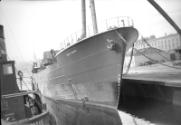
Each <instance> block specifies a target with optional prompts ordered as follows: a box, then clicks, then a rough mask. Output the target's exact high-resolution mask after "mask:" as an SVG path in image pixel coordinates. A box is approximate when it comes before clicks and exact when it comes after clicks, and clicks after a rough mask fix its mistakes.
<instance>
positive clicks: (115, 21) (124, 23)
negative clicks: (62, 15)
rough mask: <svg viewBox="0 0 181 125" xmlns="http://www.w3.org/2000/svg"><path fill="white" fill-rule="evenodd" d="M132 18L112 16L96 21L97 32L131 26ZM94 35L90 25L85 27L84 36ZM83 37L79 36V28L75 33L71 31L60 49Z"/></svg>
mask: <svg viewBox="0 0 181 125" xmlns="http://www.w3.org/2000/svg"><path fill="white" fill-rule="evenodd" d="M133 25H134V24H133V20H132V19H131V18H130V17H114V18H109V19H107V20H104V21H101V22H98V33H101V32H105V31H108V30H111V29H114V28H119V27H130V26H133ZM93 35H95V34H94V33H93V27H92V25H90V26H87V27H86V38H87V37H91V36H93ZM82 39H84V38H81V30H80V31H78V32H75V33H72V34H71V35H70V36H69V37H67V38H66V39H65V40H64V41H63V42H62V43H61V50H64V49H66V48H68V47H70V46H72V45H74V44H75V43H77V42H79V41H80V40H82Z"/></svg>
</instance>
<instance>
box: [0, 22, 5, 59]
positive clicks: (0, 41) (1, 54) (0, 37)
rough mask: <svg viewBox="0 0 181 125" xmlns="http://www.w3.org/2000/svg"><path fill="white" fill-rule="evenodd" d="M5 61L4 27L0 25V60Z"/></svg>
mask: <svg viewBox="0 0 181 125" xmlns="http://www.w3.org/2000/svg"><path fill="white" fill-rule="evenodd" d="M3 61H7V54H6V45H5V41H4V28H3V25H0V62H3Z"/></svg>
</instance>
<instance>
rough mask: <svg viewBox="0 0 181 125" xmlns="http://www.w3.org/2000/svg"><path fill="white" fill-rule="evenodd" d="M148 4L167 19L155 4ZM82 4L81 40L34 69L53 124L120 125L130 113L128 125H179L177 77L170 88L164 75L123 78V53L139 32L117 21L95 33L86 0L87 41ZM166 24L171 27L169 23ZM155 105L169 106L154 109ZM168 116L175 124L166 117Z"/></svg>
mask: <svg viewBox="0 0 181 125" xmlns="http://www.w3.org/2000/svg"><path fill="white" fill-rule="evenodd" d="M148 1H149V2H150V3H151V4H152V5H153V6H154V7H155V8H156V9H157V10H159V11H160V10H161V11H160V13H161V14H162V15H163V16H164V17H165V18H166V19H167V17H168V16H167V15H166V16H165V13H164V12H163V10H162V9H160V7H159V6H158V5H157V4H156V2H154V1H153V0H148ZM81 4H82V29H83V30H82V35H81V36H80V37H76V40H75V42H70V43H68V44H66V45H67V46H65V47H64V48H63V49H61V50H60V51H58V52H57V51H55V50H50V51H49V52H46V53H44V59H43V60H42V62H41V64H40V65H38V64H37V63H34V64H33V69H32V72H33V73H34V77H35V79H36V80H37V83H38V87H39V89H40V91H41V93H42V95H43V96H42V98H43V100H44V101H45V102H46V104H47V108H48V110H49V111H50V112H51V114H52V115H53V117H54V118H55V120H56V123H57V124H60V125H100V124H101V125H121V124H124V123H123V117H122V116H123V115H124V113H126V114H127V113H128V114H130V117H131V120H130V119H129V120H130V121H132V124H139V123H137V120H136V119H137V118H138V119H139V118H142V119H143V121H144V122H140V124H149V123H150V121H151V123H152V122H153V123H159V124H162V123H166V124H167V123H168V124H179V123H181V122H180V119H179V116H180V114H181V112H180V109H181V108H180V106H181V103H180V97H181V94H180V77H179V74H177V75H176V77H173V79H174V78H177V79H178V81H177V82H174V83H175V84H170V83H169V82H170V79H169V81H168V79H165V78H164V77H165V76H166V75H165V74H163V75H162V76H160V78H158V77H159V76H158V75H156V76H155V77H157V79H156V78H154V77H153V78H150V76H154V75H153V74H150V76H149V75H145V74H136V75H124V74H123V65H124V60H125V54H126V52H127V51H128V50H129V48H130V47H133V46H134V42H136V41H137V39H138V30H137V29H136V28H134V26H133V25H132V24H133V23H126V22H127V21H126V20H123V19H119V20H118V21H116V22H118V24H122V25H121V26H120V25H113V26H108V27H107V29H106V30H105V31H103V32H98V30H97V24H96V13H95V6H94V0H90V8H91V12H92V13H91V14H92V22H93V31H94V35H91V36H86V35H87V34H86V20H85V19H86V17H85V13H86V12H85V0H81ZM163 13H164V14H163ZM126 19H127V18H126ZM128 22H129V21H128ZM169 22H171V24H173V22H172V21H170V18H169ZM126 24H129V25H126ZM130 24H131V25H130ZM174 25H175V24H174ZM176 29H177V31H178V32H180V30H179V29H178V27H177V28H176ZM163 79H164V80H163ZM166 83H168V84H166ZM153 102H154V103H153ZM158 102H160V103H161V104H168V105H166V106H167V107H166V108H165V107H164V108H163V109H161V110H158V109H159V108H160V107H161V106H160V103H158ZM158 105H159V106H158ZM151 110H153V111H152V114H151V115H150V114H149V112H150V111H151ZM144 111H145V112H144ZM143 112H144V113H143ZM169 112H170V114H172V116H174V118H173V119H169V118H168V117H164V116H165V114H169ZM164 113H165V114H164ZM153 116H154V117H153ZM160 116H163V117H160ZM150 118H152V119H150ZM127 120H128V119H127ZM138 121H139V120H138ZM151 123H150V124H151ZM127 124H129V122H128V123H127Z"/></svg>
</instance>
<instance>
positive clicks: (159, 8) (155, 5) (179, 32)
mask: <svg viewBox="0 0 181 125" xmlns="http://www.w3.org/2000/svg"><path fill="white" fill-rule="evenodd" d="M148 2H149V3H150V4H151V5H153V6H154V7H155V9H156V10H157V11H158V12H159V13H160V14H161V15H162V16H163V17H164V18H165V19H166V20H167V21H168V22H169V23H170V25H172V26H173V27H174V29H175V30H176V31H177V32H178V34H179V35H180V36H181V30H180V28H179V27H178V26H177V24H176V23H175V22H174V21H173V20H172V19H171V18H170V17H169V16H168V14H167V13H166V12H165V11H164V10H163V9H162V8H161V7H160V6H159V5H158V4H157V3H156V2H155V1H154V0H148Z"/></svg>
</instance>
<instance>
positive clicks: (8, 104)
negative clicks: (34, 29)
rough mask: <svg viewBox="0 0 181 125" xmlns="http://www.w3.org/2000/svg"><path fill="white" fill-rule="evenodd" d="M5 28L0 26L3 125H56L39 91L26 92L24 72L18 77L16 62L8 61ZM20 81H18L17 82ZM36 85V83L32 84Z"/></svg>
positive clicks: (20, 72) (0, 82)
mask: <svg viewBox="0 0 181 125" xmlns="http://www.w3.org/2000/svg"><path fill="white" fill-rule="evenodd" d="M7 58H8V55H7V52H6V46H5V41H4V27H3V25H0V78H1V79H0V84H1V124H2V125H25V124H26V125H54V123H53V121H52V119H51V115H50V114H49V112H48V111H47V110H46V105H45V104H43V103H42V100H41V95H40V93H39V91H38V90H37V89H35V86H34V89H31V90H24V89H22V84H19V85H18V82H17V81H18V80H19V81H20V83H22V81H23V78H24V76H23V72H22V71H20V70H19V71H18V76H19V78H18V77H16V69H15V61H13V60H8V59H7ZM17 79H18V80H17ZM31 85H34V83H31Z"/></svg>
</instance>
